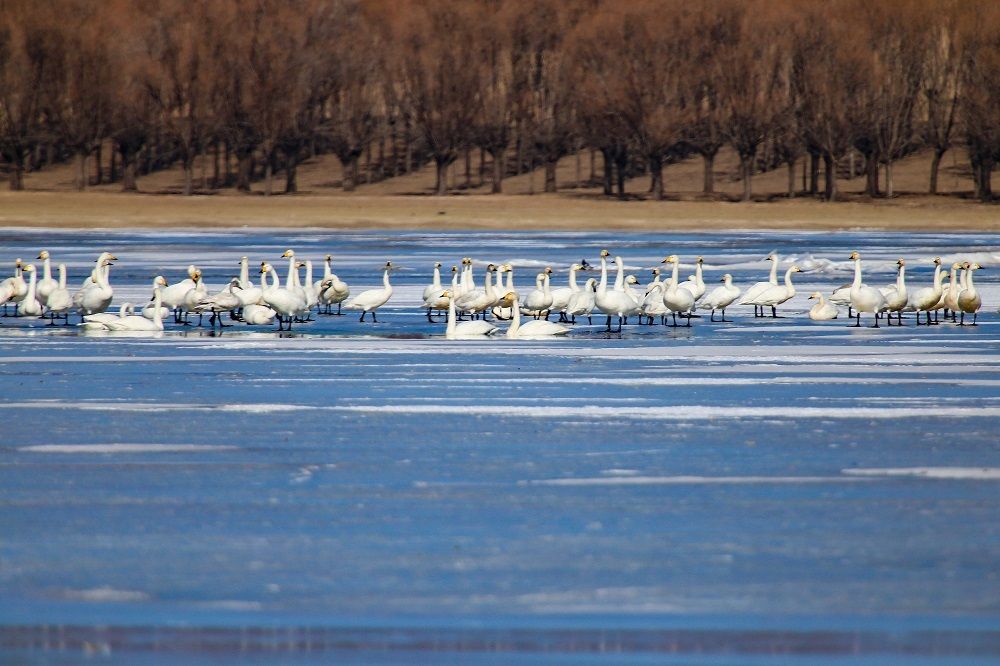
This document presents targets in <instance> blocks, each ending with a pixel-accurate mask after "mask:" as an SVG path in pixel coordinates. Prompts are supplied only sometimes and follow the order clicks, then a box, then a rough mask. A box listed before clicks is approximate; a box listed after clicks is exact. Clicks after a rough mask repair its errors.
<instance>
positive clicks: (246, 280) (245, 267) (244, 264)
mask: <svg viewBox="0 0 1000 666" xmlns="http://www.w3.org/2000/svg"><path fill="white" fill-rule="evenodd" d="M240 284H250V262H249V261H248V260H246V259H240Z"/></svg>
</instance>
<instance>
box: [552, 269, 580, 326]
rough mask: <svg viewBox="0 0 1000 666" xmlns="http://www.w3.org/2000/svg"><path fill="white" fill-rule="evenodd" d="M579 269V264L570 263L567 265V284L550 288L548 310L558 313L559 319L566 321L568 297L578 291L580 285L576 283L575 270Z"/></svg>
mask: <svg viewBox="0 0 1000 666" xmlns="http://www.w3.org/2000/svg"><path fill="white" fill-rule="evenodd" d="M578 270H580V264H571V265H570V267H569V286H568V287H560V288H559V289H553V290H552V304H551V305H550V306H549V310H550V311H552V312H558V313H559V321H562V322H565V321H568V319H567V318H566V308H567V307H568V306H569V299H570V298H572V296H573V294H575V293H577V292H578V291H580V285H578V284H577V283H576V272H577V271H578Z"/></svg>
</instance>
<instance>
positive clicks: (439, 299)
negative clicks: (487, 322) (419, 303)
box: [423, 263, 458, 322]
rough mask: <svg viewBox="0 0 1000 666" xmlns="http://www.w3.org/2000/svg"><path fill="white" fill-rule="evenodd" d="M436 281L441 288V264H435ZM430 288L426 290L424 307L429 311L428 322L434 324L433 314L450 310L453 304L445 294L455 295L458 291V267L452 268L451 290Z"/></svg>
mask: <svg viewBox="0 0 1000 666" xmlns="http://www.w3.org/2000/svg"><path fill="white" fill-rule="evenodd" d="M434 280H435V281H436V282H437V284H438V285H439V286H440V284H441V264H440V263H435V264H434ZM431 286H433V285H431ZM429 289H430V288H429V287H427V288H424V303H423V307H424V308H426V309H427V321H429V322H433V321H434V317H433V312H434V311H435V310H437V311H438V312H440V311H441V310H445V311H447V310H448V306H449V305H450V304H451V301H452V299H451V298H449V297H447V296H445V294H446V293H447V294H454V293H456V292H457V291H458V266H452V267H451V289H443V288H441V289H437V290H429Z"/></svg>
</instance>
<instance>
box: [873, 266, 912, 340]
mask: <svg viewBox="0 0 1000 666" xmlns="http://www.w3.org/2000/svg"><path fill="white" fill-rule="evenodd" d="M896 266H898V267H899V269H898V271H897V273H896V284H895V285H891V286H888V287H883V288H882V289H879V292H881V294H882V298H884V299H885V305H884V306H883V308H882V311H883V312H884V313H885V324H886V326H892V313H893V312H895V313H896V324H897V325H898V326H902V325H903V308H904V307H906V303H907V301H908V298H907V294H906V260H905V259H902V258H901V259H899V261H897V262H896Z"/></svg>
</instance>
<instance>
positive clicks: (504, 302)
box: [493, 264, 521, 319]
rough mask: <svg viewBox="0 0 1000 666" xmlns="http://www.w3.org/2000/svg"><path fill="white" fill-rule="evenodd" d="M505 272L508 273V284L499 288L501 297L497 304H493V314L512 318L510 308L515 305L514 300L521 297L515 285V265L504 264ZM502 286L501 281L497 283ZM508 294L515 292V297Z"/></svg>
mask: <svg viewBox="0 0 1000 666" xmlns="http://www.w3.org/2000/svg"><path fill="white" fill-rule="evenodd" d="M501 268H502V270H503V272H504V273H506V274H507V284H506V286H503V287H502V288H501V289H499V292H500V298H498V299H497V304H496V305H494V306H493V316H494V317H496V318H497V319H510V318H511V312H510V309H511V308H512V307H513V302H514V301H515V300H519V299H520V298H521V296H520V294H518V291H517V288H516V287H515V286H514V266H513V265H511V264H503V266H501ZM497 286H498V287H499V286H500V283H499V282H498V283H497ZM508 294H514V296H513V297H511V298H508V297H507V295H508Z"/></svg>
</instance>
